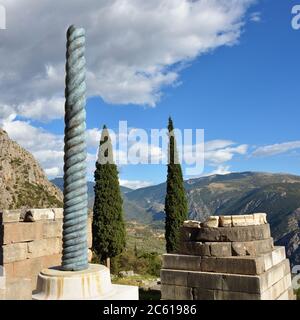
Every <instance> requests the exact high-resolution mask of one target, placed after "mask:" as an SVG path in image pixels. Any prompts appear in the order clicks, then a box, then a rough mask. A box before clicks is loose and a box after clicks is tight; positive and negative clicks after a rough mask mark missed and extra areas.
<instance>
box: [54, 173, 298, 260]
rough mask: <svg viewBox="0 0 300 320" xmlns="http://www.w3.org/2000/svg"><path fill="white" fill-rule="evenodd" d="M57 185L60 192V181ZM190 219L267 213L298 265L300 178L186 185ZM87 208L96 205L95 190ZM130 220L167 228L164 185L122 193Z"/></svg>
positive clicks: (204, 180)
mask: <svg viewBox="0 0 300 320" xmlns="http://www.w3.org/2000/svg"><path fill="white" fill-rule="evenodd" d="M53 182H54V183H55V184H56V185H57V186H59V187H61V186H62V179H60V178H58V179H55V180H53ZM184 184H185V189H186V193H187V199H188V202H189V218H190V219H193V220H200V221H203V220H205V219H206V218H207V217H208V216H209V215H231V214H248V213H255V212H265V213H267V215H268V221H269V223H270V225H271V230H272V235H273V237H274V240H275V243H276V244H277V245H284V246H285V247H286V249H287V255H288V256H289V258H290V260H291V262H292V264H293V265H294V264H297V263H300V246H299V245H300V228H299V222H300V177H299V176H296V175H291V174H273V173H263V172H242V173H230V174H227V175H212V176H208V177H201V178H196V179H190V180H187V181H185V182H184ZM88 186H89V188H88V189H89V204H90V206H91V207H92V204H93V192H94V191H93V186H94V184H93V183H92V182H89V183H88ZM121 190H122V193H123V199H124V211H125V215H126V218H127V220H131V221H132V220H134V221H137V222H139V223H144V224H150V225H152V226H153V227H163V225H164V218H165V214H164V198H165V192H166V184H165V183H162V184H159V185H155V186H150V187H146V188H141V189H137V190H132V189H129V188H125V187H121Z"/></svg>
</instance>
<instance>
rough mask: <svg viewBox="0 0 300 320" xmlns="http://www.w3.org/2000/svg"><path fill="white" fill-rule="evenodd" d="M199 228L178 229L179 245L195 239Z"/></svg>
mask: <svg viewBox="0 0 300 320" xmlns="http://www.w3.org/2000/svg"><path fill="white" fill-rule="evenodd" d="M198 230H199V228H198V227H195V228H191V227H181V228H180V243H182V242H185V241H191V240H192V239H195V237H196V235H197V232H198Z"/></svg>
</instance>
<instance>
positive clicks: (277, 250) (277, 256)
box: [266, 246, 286, 267]
mask: <svg viewBox="0 0 300 320" xmlns="http://www.w3.org/2000/svg"><path fill="white" fill-rule="evenodd" d="M271 257H272V266H275V265H276V264H278V263H280V262H281V261H283V260H284V259H285V258H286V254H285V247H278V246H276V247H274V250H273V251H272V253H271ZM266 267H267V263H266Z"/></svg>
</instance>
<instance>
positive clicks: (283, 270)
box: [260, 259, 291, 293]
mask: <svg viewBox="0 0 300 320" xmlns="http://www.w3.org/2000/svg"><path fill="white" fill-rule="evenodd" d="M290 270H291V269H290V262H289V260H288V259H285V260H283V261H282V262H280V263H279V264H277V265H275V266H273V267H272V268H271V269H269V270H268V271H267V272H265V273H264V274H262V275H261V279H260V282H261V292H264V291H266V290H268V289H269V288H271V287H272V286H273V285H275V284H276V283H277V282H278V281H280V280H281V279H283V278H285V276H289V277H290V281H291V275H290ZM282 292H283V291H282ZM282 292H280V293H282Z"/></svg>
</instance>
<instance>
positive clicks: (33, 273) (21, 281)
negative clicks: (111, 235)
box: [0, 208, 92, 299]
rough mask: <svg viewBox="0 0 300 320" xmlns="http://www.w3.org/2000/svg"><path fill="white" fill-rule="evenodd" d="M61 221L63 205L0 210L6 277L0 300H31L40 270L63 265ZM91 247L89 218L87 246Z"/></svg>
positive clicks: (0, 246) (0, 248) (0, 242)
mask: <svg viewBox="0 0 300 320" xmlns="http://www.w3.org/2000/svg"><path fill="white" fill-rule="evenodd" d="M62 223H63V209H61V208H52V209H30V210H26V211H21V210H4V211H3V212H0V228H1V229H0V266H3V267H4V271H5V278H6V286H5V290H3V288H2V290H1V288H0V299H1V296H2V299H3V298H4V299H31V294H32V291H34V290H35V289H36V284H37V276H38V274H39V272H40V271H41V270H42V269H44V268H48V267H53V266H58V265H60V264H61V255H62ZM91 246H92V232H91V218H89V219H88V247H89V248H91ZM89 257H90V258H91V251H90V250H89Z"/></svg>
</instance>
